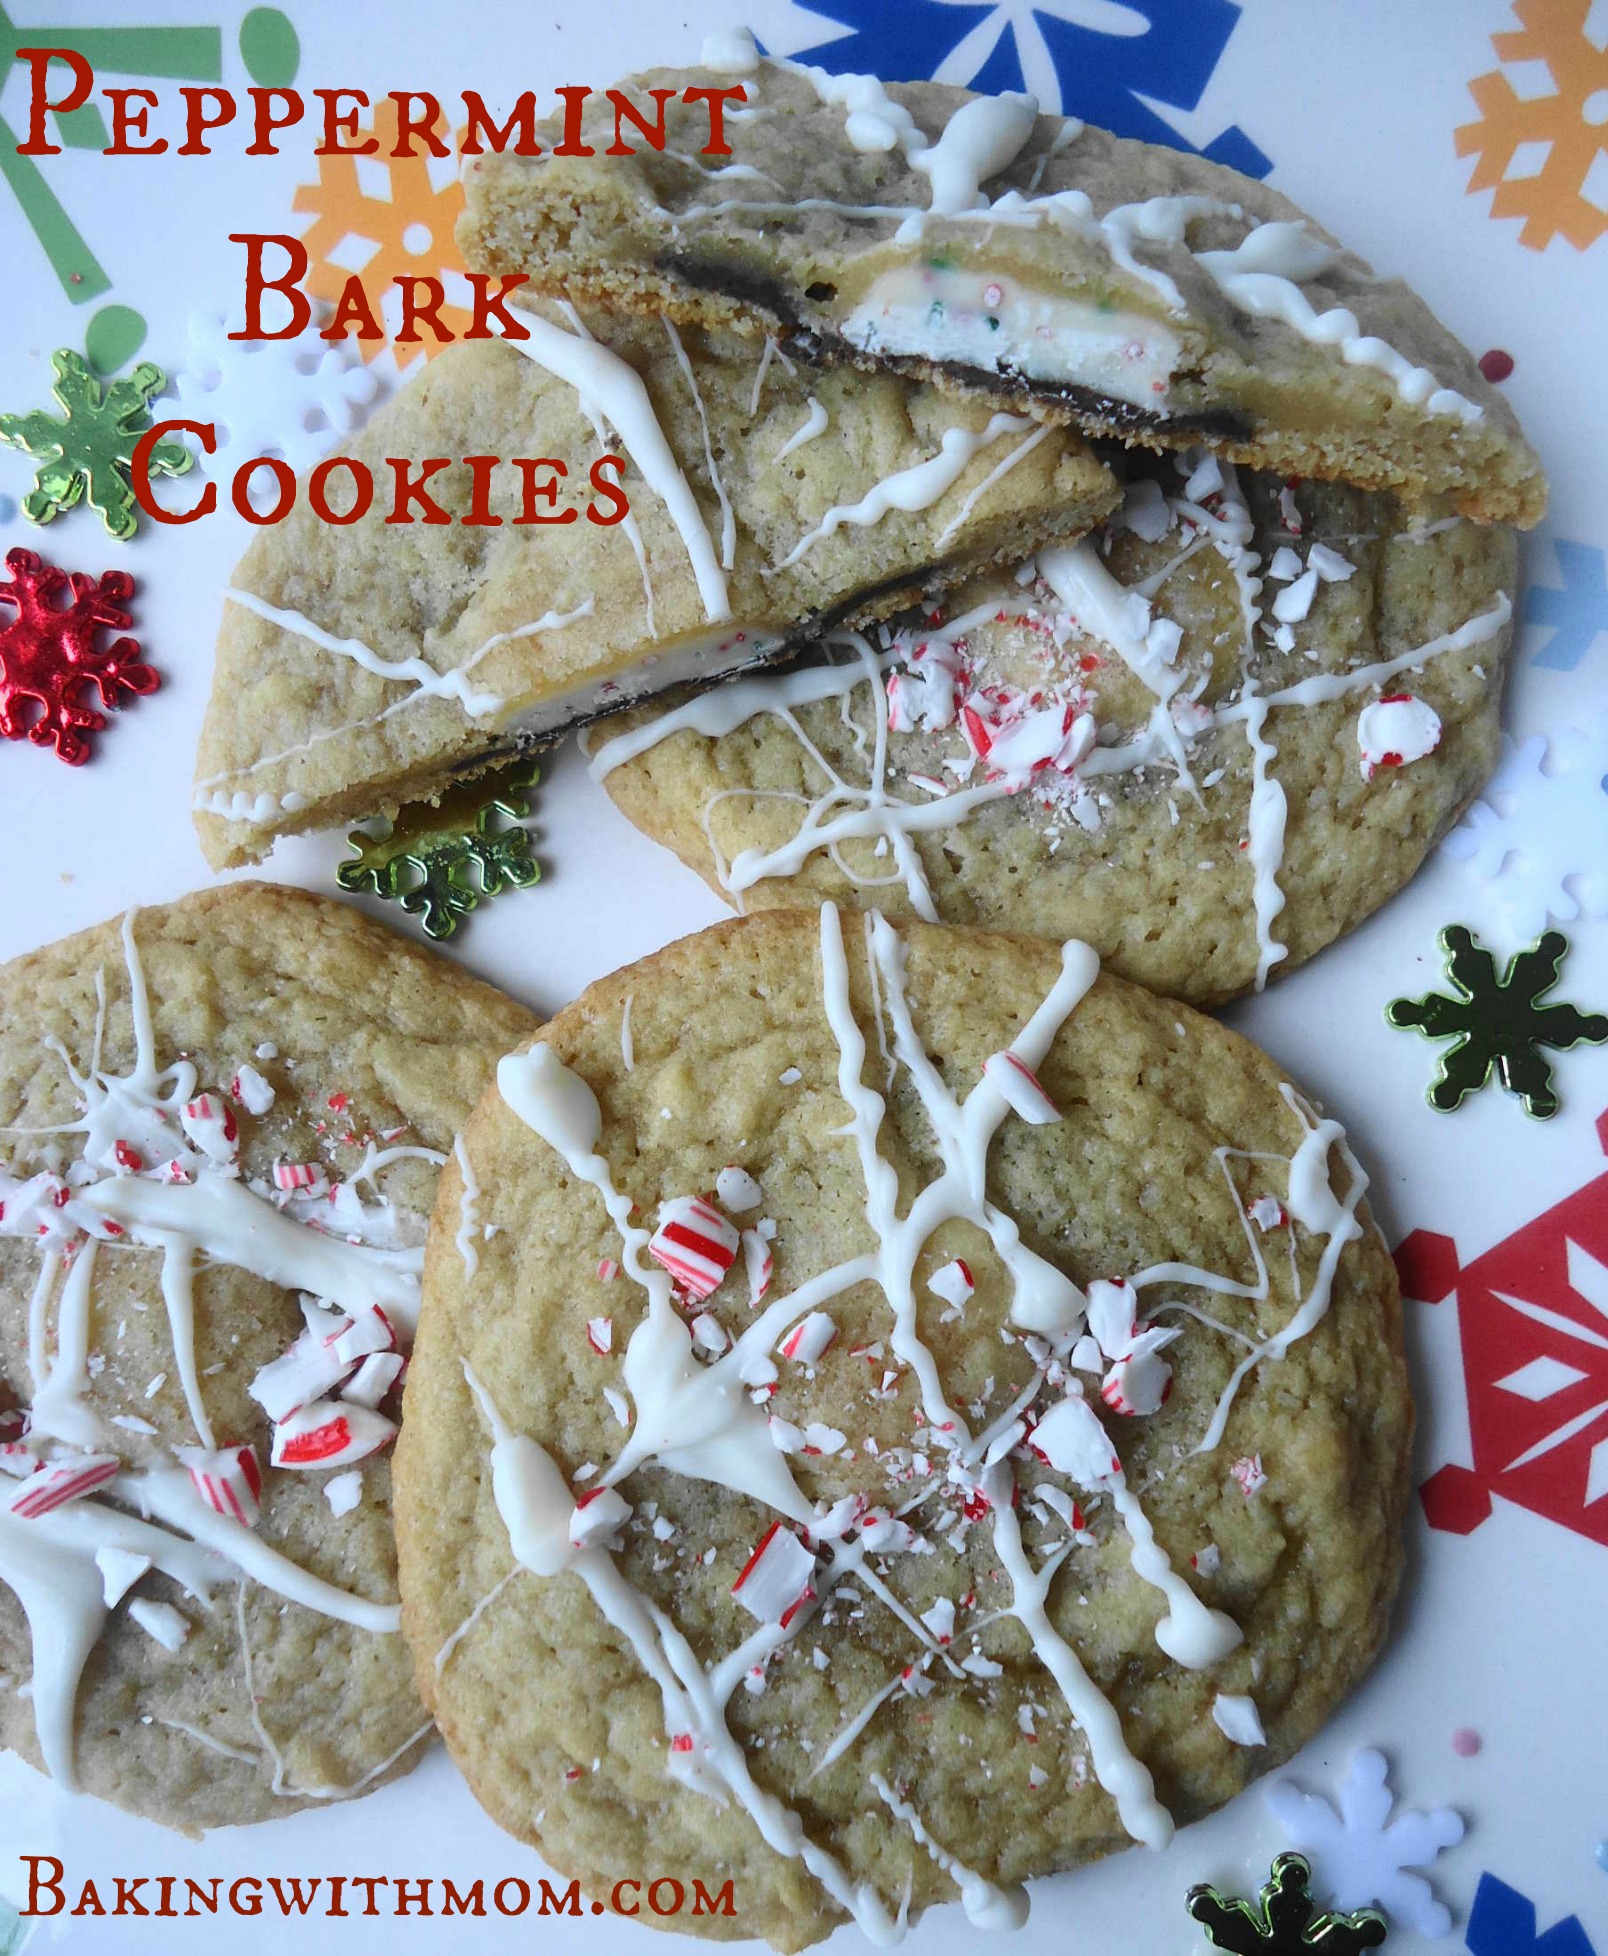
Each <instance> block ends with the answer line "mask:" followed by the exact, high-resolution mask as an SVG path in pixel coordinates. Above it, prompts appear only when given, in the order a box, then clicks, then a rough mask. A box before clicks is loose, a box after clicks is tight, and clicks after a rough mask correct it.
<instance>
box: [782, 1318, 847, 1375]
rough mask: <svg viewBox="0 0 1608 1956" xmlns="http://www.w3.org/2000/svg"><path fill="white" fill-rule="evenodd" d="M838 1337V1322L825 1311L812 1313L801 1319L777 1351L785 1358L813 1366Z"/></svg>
mask: <svg viewBox="0 0 1608 1956" xmlns="http://www.w3.org/2000/svg"><path fill="white" fill-rule="evenodd" d="M836 1336H837V1324H836V1322H835V1321H834V1320H833V1319H832V1318H830V1317H828V1316H827V1314H826V1312H825V1311H811V1312H810V1314H809V1315H808V1317H803V1318H800V1319H799V1321H798V1323H797V1324H795V1325H794V1326H793V1328H792V1330H791V1331H789V1332H788V1334H787V1335H786V1337H785V1338H783V1340H782V1342H781V1343H780V1345H778V1346H777V1348H776V1349H777V1350H778V1351H779V1352H780V1353H781V1355H782V1357H783V1358H791V1359H794V1360H796V1361H797V1362H798V1363H799V1364H800V1365H813V1364H814V1363H815V1361H816V1360H817V1359H818V1358H819V1357H820V1356H821V1354H822V1353H823V1352H824V1351H825V1350H826V1348H827V1347H828V1346H829V1345H830V1344H831V1342H832V1340H833V1339H834V1338H835V1337H836Z"/></svg>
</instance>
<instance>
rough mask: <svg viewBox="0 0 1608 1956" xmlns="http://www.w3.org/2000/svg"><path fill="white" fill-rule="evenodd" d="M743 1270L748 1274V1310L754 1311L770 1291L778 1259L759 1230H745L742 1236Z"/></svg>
mask: <svg viewBox="0 0 1608 1956" xmlns="http://www.w3.org/2000/svg"><path fill="white" fill-rule="evenodd" d="M742 1243H743V1268H744V1270H746V1271H747V1273H748V1308H749V1309H750V1310H752V1309H753V1308H754V1306H755V1305H756V1304H757V1303H759V1301H760V1299H761V1298H762V1297H763V1296H764V1295H765V1293H766V1291H768V1290H769V1289H770V1286H771V1277H772V1275H773V1274H774V1272H775V1269H776V1259H775V1257H774V1256H773V1255H772V1254H771V1247H770V1244H769V1243H768V1242H767V1241H766V1240H765V1238H764V1237H763V1236H761V1235H760V1233H759V1231H758V1230H757V1229H745V1230H744V1231H743V1236H742Z"/></svg>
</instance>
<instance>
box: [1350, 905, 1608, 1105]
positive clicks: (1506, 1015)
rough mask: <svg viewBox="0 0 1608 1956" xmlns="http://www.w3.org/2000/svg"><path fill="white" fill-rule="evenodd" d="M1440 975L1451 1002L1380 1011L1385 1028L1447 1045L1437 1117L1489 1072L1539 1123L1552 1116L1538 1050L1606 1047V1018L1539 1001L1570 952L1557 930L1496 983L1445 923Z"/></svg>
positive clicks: (1473, 946) (1457, 928) (1461, 933)
mask: <svg viewBox="0 0 1608 1956" xmlns="http://www.w3.org/2000/svg"><path fill="white" fill-rule="evenodd" d="M1440 944H1441V949H1442V950H1443V951H1444V952H1445V953H1446V960H1447V962H1446V975H1447V978H1448V980H1449V982H1450V984H1451V986H1452V991H1453V994H1454V996H1451V997H1448V996H1447V994H1446V993H1444V992H1430V993H1429V994H1428V995H1427V996H1426V997H1424V998H1396V999H1392V1000H1391V1002H1390V1004H1389V1005H1387V1006H1386V1007H1385V1018H1386V1019H1387V1021H1388V1022H1389V1023H1390V1024H1391V1025H1393V1026H1396V1027H1398V1028H1400V1029H1402V1030H1410V1031H1414V1032H1421V1033H1422V1034H1423V1035H1424V1037H1425V1038H1426V1039H1449V1040H1451V1042H1452V1043H1451V1045H1450V1046H1448V1047H1447V1049H1446V1051H1445V1052H1444V1053H1442V1054H1441V1058H1440V1067H1439V1070H1438V1072H1437V1073H1436V1076H1435V1082H1434V1085H1433V1086H1431V1088H1430V1089H1429V1104H1430V1106H1431V1107H1434V1108H1436V1109H1438V1110H1439V1111H1440V1112H1441V1113H1443V1114H1449V1113H1451V1112H1452V1110H1453V1109H1454V1108H1457V1107H1461V1106H1462V1104H1463V1102H1464V1101H1465V1100H1466V1099H1467V1098H1468V1096H1469V1095H1470V1094H1471V1093H1477V1092H1478V1091H1479V1089H1480V1088H1481V1087H1483V1086H1484V1085H1485V1083H1486V1081H1487V1080H1489V1079H1490V1077H1491V1074H1492V1072H1493V1070H1494V1071H1495V1072H1496V1074H1497V1076H1498V1078H1499V1079H1500V1080H1501V1082H1502V1085H1503V1086H1504V1087H1505V1088H1506V1089H1507V1091H1508V1092H1509V1093H1511V1094H1515V1095H1517V1096H1518V1098H1519V1099H1520V1100H1521V1101H1522V1102H1523V1105H1524V1111H1525V1112H1526V1113H1527V1114H1530V1115H1532V1116H1533V1117H1534V1118H1535V1119H1536V1120H1538V1121H1545V1120H1550V1119H1551V1118H1552V1116H1553V1115H1554V1114H1555V1113H1557V1111H1558V1096H1557V1094H1556V1093H1555V1092H1554V1091H1553V1086H1552V1066H1551V1062H1550V1061H1548V1060H1546V1059H1544V1058H1543V1057H1542V1055H1541V1048H1542V1047H1543V1046H1547V1047H1552V1048H1554V1049H1556V1050H1563V1049H1565V1048H1567V1047H1570V1046H1578V1045H1581V1044H1587V1045H1593V1046H1600V1045H1601V1044H1602V1043H1603V1042H1604V1041H1605V1040H1608V1018H1604V1017H1603V1015H1602V1014H1601V1013H1600V1012H1593V1013H1584V1012H1581V1011H1579V1010H1577V1008H1576V1007H1574V1006H1573V1005H1565V1004H1562V1003H1558V1002H1554V1003H1553V1004H1551V1005H1543V1004H1542V1002H1541V1001H1542V1000H1543V999H1544V998H1545V997H1546V994H1547V993H1548V992H1549V991H1551V989H1552V987H1553V986H1554V985H1555V984H1556V983H1557V982H1558V971H1559V968H1560V966H1561V965H1562V963H1563V960H1564V955H1565V953H1566V952H1567V951H1568V949H1569V940H1568V939H1567V938H1566V937H1565V936H1564V934H1563V932H1562V931H1558V930H1549V931H1548V932H1547V933H1546V935H1545V936H1544V937H1542V938H1541V939H1540V940H1539V942H1537V943H1536V944H1533V945H1532V946H1531V947H1530V949H1529V950H1528V951H1519V952H1516V953H1515V954H1514V956H1513V957H1512V958H1511V959H1510V960H1509V961H1508V968H1507V970H1506V971H1505V972H1504V973H1503V974H1502V976H1501V977H1500V978H1499V977H1498V976H1497V973H1496V960H1495V959H1494V958H1493V957H1492V956H1491V954H1490V952H1489V951H1487V950H1486V949H1485V948H1484V947H1483V946H1482V945H1481V944H1480V943H1479V942H1478V941H1477V939H1476V938H1475V936H1474V934H1473V932H1472V931H1470V930H1469V929H1468V928H1467V926H1466V925H1463V924H1448V925H1447V927H1446V928H1445V930H1443V931H1442V932H1441V934H1440Z"/></svg>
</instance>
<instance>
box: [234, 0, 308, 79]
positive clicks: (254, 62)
mask: <svg viewBox="0 0 1608 1956" xmlns="http://www.w3.org/2000/svg"><path fill="white" fill-rule="evenodd" d="M240 58H241V60H242V61H244V62H245V64H246V73H247V74H248V75H250V77H251V79H252V80H253V81H254V82H256V83H257V84H258V85H259V86H260V87H262V88H288V87H289V86H290V84H291V83H292V82H293V81H294V80H295V79H296V70H297V69H298V68H299V67H300V66H301V42H300V41H299V40H298V39H297V38H296V30H295V28H294V27H292V26H291V24H290V21H289V20H288V19H287V17H286V16H285V15H284V14H282V13H281V12H280V11H279V9H278V8H277V7H253V8H252V10H251V12H250V13H249V14H247V15H246V17H245V19H244V20H243V21H241V23H240Z"/></svg>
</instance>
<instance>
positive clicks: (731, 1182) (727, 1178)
mask: <svg viewBox="0 0 1608 1956" xmlns="http://www.w3.org/2000/svg"><path fill="white" fill-rule="evenodd" d="M715 1195H716V1197H717V1199H718V1200H719V1202H720V1205H721V1207H722V1208H724V1209H729V1210H730V1211H731V1213H732V1214H733V1215H734V1216H746V1215H747V1214H748V1212H749V1210H750V1209H757V1208H758V1207H759V1204H760V1187H759V1184H758V1182H756V1181H755V1180H754V1178H753V1176H752V1175H750V1174H749V1172H748V1170H747V1169H746V1168H738V1167H736V1166H731V1167H727V1168H723V1169H721V1171H720V1173H719V1174H718V1175H717V1176H716V1177H715Z"/></svg>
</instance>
